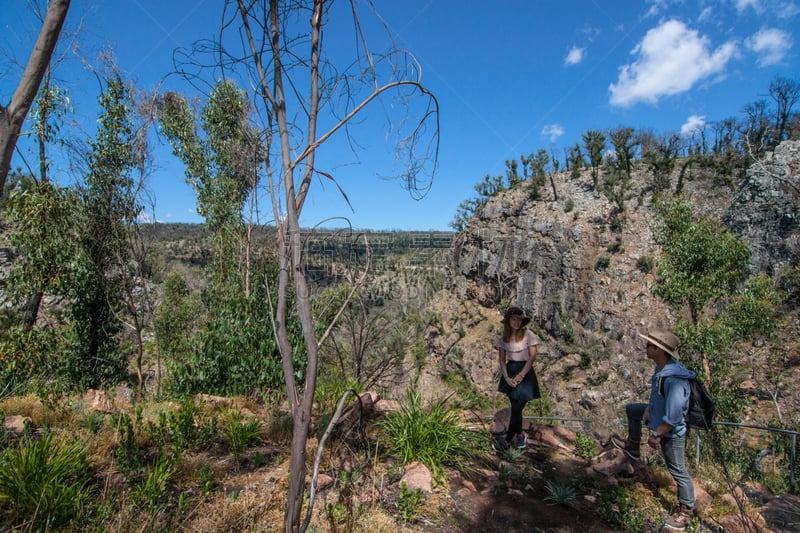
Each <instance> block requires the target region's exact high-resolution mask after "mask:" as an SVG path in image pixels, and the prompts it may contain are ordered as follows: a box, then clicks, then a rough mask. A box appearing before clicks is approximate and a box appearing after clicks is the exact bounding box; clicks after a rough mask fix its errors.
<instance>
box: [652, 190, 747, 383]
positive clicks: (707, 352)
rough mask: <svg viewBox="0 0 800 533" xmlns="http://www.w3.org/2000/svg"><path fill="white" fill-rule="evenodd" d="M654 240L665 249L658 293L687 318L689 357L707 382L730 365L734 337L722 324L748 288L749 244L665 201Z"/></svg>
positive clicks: (659, 202)
mask: <svg viewBox="0 0 800 533" xmlns="http://www.w3.org/2000/svg"><path fill="white" fill-rule="evenodd" d="M654 206H655V209H656V227H655V231H654V237H655V239H656V242H657V243H658V244H660V245H661V246H662V247H663V248H662V249H663V254H662V257H661V262H660V265H659V268H658V276H657V279H656V284H655V288H654V292H655V294H656V295H657V296H659V297H660V298H661V299H662V300H664V302H665V303H667V304H668V305H669V306H670V307H672V309H673V310H674V311H675V313H676V315H677V316H678V317H680V318H682V323H683V326H682V331H683V332H684V335H682V338H683V339H684V340H685V341H686V345H687V349H686V350H685V351H686V352H688V351H691V350H694V351H695V353H697V354H699V357H700V363H701V365H702V368H703V370H704V372H705V377H706V379H707V380H710V378H711V375H712V367H713V366H715V365H722V366H724V365H726V364H727V361H725V360H724V359H726V358H728V355H727V354H726V353H725V350H724V347H725V346H726V345H729V340H727V339H729V338H730V335H731V333H730V332H726V326H725V324H723V323H721V322H720V321H719V320H718V319H719V317H720V316H721V313H720V306H721V305H722V304H723V303H724V302H725V301H726V299H728V298H729V297H730V296H732V295H733V294H735V293H736V292H737V290H738V287H739V285H740V284H741V283H742V282H744V280H745V277H746V275H747V270H748V266H749V261H750V252H749V250H748V248H747V243H745V242H744V241H743V240H741V239H739V238H738V237H736V235H734V234H733V233H731V232H730V231H729V230H727V229H726V228H725V227H724V226H723V225H722V223H721V222H719V221H717V220H714V219H713V218H711V217H695V216H694V213H693V211H692V207H691V205H690V204H689V203H688V202H687V201H686V199H685V198H683V197H681V196H677V197H668V196H665V195H660V196H659V197H657V199H656V202H655V204H654Z"/></svg>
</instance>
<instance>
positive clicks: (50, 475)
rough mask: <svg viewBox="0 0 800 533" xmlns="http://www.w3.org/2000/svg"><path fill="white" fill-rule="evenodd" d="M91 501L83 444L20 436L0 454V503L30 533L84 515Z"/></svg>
mask: <svg viewBox="0 0 800 533" xmlns="http://www.w3.org/2000/svg"><path fill="white" fill-rule="evenodd" d="M90 497H91V485H90V473H89V466H88V463H87V461H86V450H85V448H84V446H83V445H82V444H81V443H79V442H76V441H74V440H73V441H70V442H60V441H57V440H55V439H54V438H53V435H52V433H47V434H45V435H44V436H43V437H41V438H39V439H36V440H34V439H32V438H31V437H30V436H27V435H26V436H24V437H23V438H22V440H21V441H20V442H19V445H18V446H16V447H14V446H12V447H9V448H6V449H5V450H4V451H3V453H2V456H0V503H3V504H8V505H10V506H11V510H12V512H13V515H14V516H15V518H16V519H17V520H19V522H17V523H18V524H23V523H24V524H25V526H26V528H28V530H29V531H42V530H49V529H52V528H57V527H58V526H61V525H64V524H67V523H69V522H71V521H74V520H76V519H78V518H79V517H81V516H82V514H83V511H84V509H85V507H86V505H87V504H88V503H89V501H90Z"/></svg>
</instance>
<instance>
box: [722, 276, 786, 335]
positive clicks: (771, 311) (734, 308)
mask: <svg viewBox="0 0 800 533" xmlns="http://www.w3.org/2000/svg"><path fill="white" fill-rule="evenodd" d="M782 301H783V294H782V293H781V292H779V291H778V290H777V288H776V286H775V282H774V281H773V280H772V278H770V277H769V276H768V275H767V274H765V273H760V274H757V275H755V276H751V277H750V278H748V279H747V281H745V284H744V289H743V290H742V291H739V292H738V293H737V294H736V295H734V297H733V298H732V300H731V301H730V302H729V303H728V306H727V307H726V309H725V320H726V321H727V323H728V325H729V326H730V327H731V329H733V331H734V332H735V333H736V335H738V336H739V337H740V338H743V339H754V338H765V339H769V338H771V337H772V336H773V335H774V334H775V332H776V331H777V330H778V329H779V328H780V327H781V326H782V325H783V320H782V310H781V303H782Z"/></svg>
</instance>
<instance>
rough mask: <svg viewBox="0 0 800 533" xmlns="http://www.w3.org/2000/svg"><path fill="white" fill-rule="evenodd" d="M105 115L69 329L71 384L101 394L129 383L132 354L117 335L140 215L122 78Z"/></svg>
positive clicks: (111, 90)
mask: <svg viewBox="0 0 800 533" xmlns="http://www.w3.org/2000/svg"><path fill="white" fill-rule="evenodd" d="M100 105H101V107H102V109H103V111H102V113H101V115H100V118H99V120H98V123H99V125H98V129H97V135H96V137H95V139H94V140H93V141H92V142H91V143H90V153H89V161H88V173H87V174H86V176H85V187H84V189H83V191H82V201H83V204H84V207H85V216H86V218H85V220H84V221H83V224H84V225H83V227H82V229H81V233H80V247H81V253H80V254H78V255H77V257H76V258H74V259H73V261H74V262H75V264H76V265H78V268H77V274H76V276H75V277H74V279H73V283H72V286H71V287H70V289H71V291H70V293H69V294H68V296H70V297H71V301H72V303H71V305H70V306H69V315H70V318H71V319H72V320H71V326H72V330H71V332H70V343H71V349H70V351H69V353H68V354H67V358H68V360H67V364H66V365H65V367H66V369H67V379H68V382H69V383H70V384H76V385H77V386H78V387H80V388H90V387H95V388H100V387H103V386H106V385H111V384H115V383H118V382H120V381H124V380H125V379H126V378H127V369H128V361H127V358H128V355H129V354H128V353H126V352H125V351H124V350H123V349H121V347H120V345H119V342H118V339H117V334H118V333H119V332H120V331H121V329H122V321H121V317H122V316H123V311H124V307H123V301H124V298H123V287H124V285H123V281H122V278H123V276H125V269H127V268H128V263H127V260H128V257H129V254H128V252H127V251H126V250H127V245H128V241H129V239H130V237H131V232H130V231H129V230H130V228H131V227H132V226H133V225H134V224H135V222H136V220H137V219H138V217H139V214H140V213H141V206H139V205H138V204H137V201H136V183H135V182H134V180H133V179H132V177H131V173H132V171H133V170H134V168H135V167H136V154H135V152H134V134H133V125H132V123H131V109H130V100H129V95H128V91H127V88H126V87H125V85H124V84H123V82H122V80H120V79H119V78H112V79H108V80H106V87H105V89H104V90H103V92H102V93H101V95H100Z"/></svg>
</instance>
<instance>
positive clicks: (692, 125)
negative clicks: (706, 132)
mask: <svg viewBox="0 0 800 533" xmlns="http://www.w3.org/2000/svg"><path fill="white" fill-rule="evenodd" d="M705 125H706V117H705V116H701V115H692V116H690V117H689V118H687V119H686V122H684V123H683V126H681V137H691V136H692V135H693V134H694V132H696V131H698V130H701V129H703V127H705Z"/></svg>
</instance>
